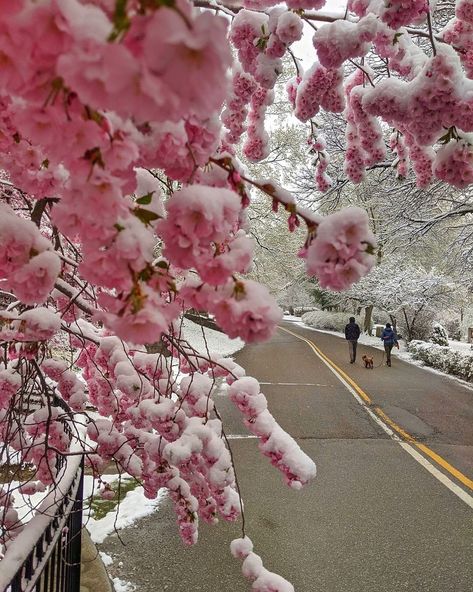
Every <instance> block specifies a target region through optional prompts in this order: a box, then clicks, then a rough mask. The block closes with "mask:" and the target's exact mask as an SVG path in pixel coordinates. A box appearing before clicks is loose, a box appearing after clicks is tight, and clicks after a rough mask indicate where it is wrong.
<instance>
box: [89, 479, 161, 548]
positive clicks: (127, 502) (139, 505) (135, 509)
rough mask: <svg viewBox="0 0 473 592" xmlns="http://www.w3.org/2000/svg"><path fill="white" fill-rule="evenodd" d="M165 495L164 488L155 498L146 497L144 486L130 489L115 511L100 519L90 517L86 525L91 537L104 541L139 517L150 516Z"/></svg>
mask: <svg viewBox="0 0 473 592" xmlns="http://www.w3.org/2000/svg"><path fill="white" fill-rule="evenodd" d="M165 496H166V490H164V489H160V490H159V492H158V495H157V497H156V499H153V500H150V499H148V498H146V497H145V495H144V489H143V488H142V487H137V488H136V489H133V490H132V491H129V492H128V493H127V494H126V496H125V498H124V499H123V500H122V501H121V503H120V504H119V505H118V506H117V508H116V509H115V510H113V512H109V513H108V514H107V515H106V516H104V517H103V518H101V519H100V520H95V519H94V518H91V517H90V518H89V519H88V521H87V524H86V526H87V530H88V531H89V533H90V537H91V539H92V540H93V541H94V543H102V542H103V541H104V540H105V538H106V537H107V536H108V535H109V534H112V533H113V532H115V530H120V529H121V528H125V527H127V526H130V525H131V524H133V523H134V522H136V521H137V520H138V519H139V518H144V517H145V516H149V514H152V513H153V512H154V511H156V509H157V507H158V506H159V505H160V504H161V502H162V501H163V499H164V498H165Z"/></svg>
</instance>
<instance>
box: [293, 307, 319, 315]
mask: <svg viewBox="0 0 473 592" xmlns="http://www.w3.org/2000/svg"><path fill="white" fill-rule="evenodd" d="M318 310H320V309H319V308H317V306H295V307H294V316H296V317H301V316H302V315H304V314H306V313H308V312H314V311H318Z"/></svg>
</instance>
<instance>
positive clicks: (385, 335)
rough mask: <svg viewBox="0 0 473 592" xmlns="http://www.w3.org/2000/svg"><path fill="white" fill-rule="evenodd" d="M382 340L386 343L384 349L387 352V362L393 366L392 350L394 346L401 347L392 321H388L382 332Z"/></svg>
mask: <svg viewBox="0 0 473 592" xmlns="http://www.w3.org/2000/svg"><path fill="white" fill-rule="evenodd" d="M381 340H382V342H383V343H384V351H385V352H386V364H387V365H388V366H391V350H392V348H393V347H394V346H396V347H399V343H398V341H397V335H396V332H395V331H394V329H393V328H392V327H391V323H386V327H385V328H384V329H383V332H382V333H381Z"/></svg>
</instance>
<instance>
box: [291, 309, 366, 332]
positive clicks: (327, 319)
mask: <svg viewBox="0 0 473 592" xmlns="http://www.w3.org/2000/svg"><path fill="white" fill-rule="evenodd" d="M352 316H354V315H353V314H351V313H349V312H329V311H327V310H315V311H313V312H307V313H306V314H304V315H302V321H303V322H304V323H305V324H306V325H309V327H314V329H325V330H326V331H339V332H341V333H343V331H344V330H345V325H346V324H347V323H348V319H349V318H350V317H352ZM356 322H357V323H358V324H359V325H360V327H361V326H362V322H361V320H360V319H359V318H356Z"/></svg>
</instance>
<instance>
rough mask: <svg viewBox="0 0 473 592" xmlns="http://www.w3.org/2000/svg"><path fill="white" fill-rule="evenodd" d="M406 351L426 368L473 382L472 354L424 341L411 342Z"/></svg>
mask: <svg viewBox="0 0 473 592" xmlns="http://www.w3.org/2000/svg"><path fill="white" fill-rule="evenodd" d="M407 350H408V351H409V352H410V353H411V354H412V355H413V357H414V358H415V359H416V360H422V361H423V362H425V363H426V364H427V365H428V366H432V367H433V368H437V369H438V370H441V371H442V372H446V373H447V374H454V375H455V376H459V377H460V378H463V379H464V380H468V381H470V382H473V352H471V353H470V352H462V351H456V350H453V349H451V348H450V347H445V346H442V345H436V344H435V343H428V342H425V341H411V342H410V343H409V344H408V345H407Z"/></svg>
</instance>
